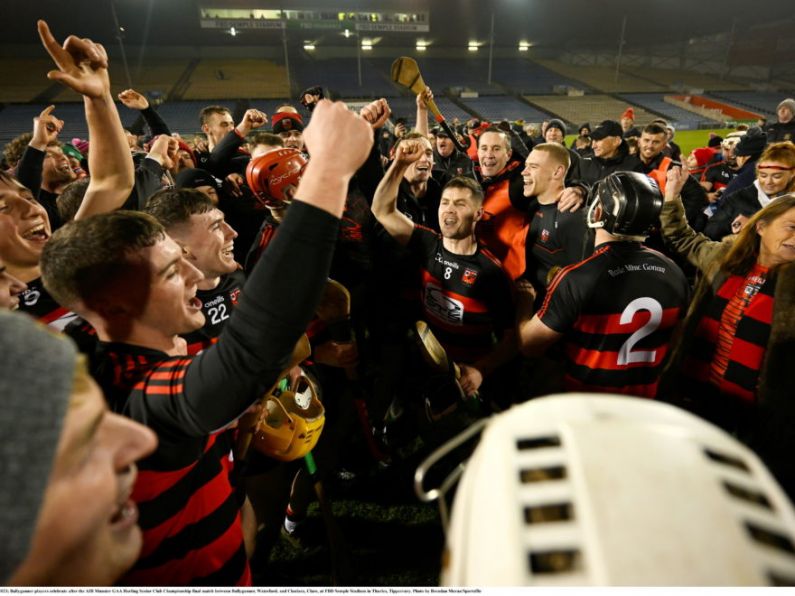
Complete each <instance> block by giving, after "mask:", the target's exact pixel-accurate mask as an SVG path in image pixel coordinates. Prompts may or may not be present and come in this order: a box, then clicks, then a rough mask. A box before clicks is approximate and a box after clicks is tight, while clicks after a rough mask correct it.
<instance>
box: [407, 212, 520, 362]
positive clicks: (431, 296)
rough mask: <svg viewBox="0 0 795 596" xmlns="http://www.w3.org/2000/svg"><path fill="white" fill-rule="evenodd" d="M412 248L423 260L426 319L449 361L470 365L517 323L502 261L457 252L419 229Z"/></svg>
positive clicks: (481, 251)
mask: <svg viewBox="0 0 795 596" xmlns="http://www.w3.org/2000/svg"><path fill="white" fill-rule="evenodd" d="M408 249H409V250H410V251H411V252H412V253H414V254H415V255H417V256H418V257H421V258H422V261H421V262H422V270H421V275H422V281H421V284H422V297H421V300H422V310H423V313H424V315H425V320H426V321H427V323H428V325H429V326H430V328H431V330H432V331H433V333H434V335H436V337H437V339H438V340H439V342H440V343H441V344H442V346H444V348H445V350H447V352H448V354H449V355H450V357H451V358H452V359H453V360H457V361H460V362H464V363H471V362H473V361H474V360H477V359H478V358H480V357H482V356H483V355H485V354H487V353H488V352H489V351H490V350H491V348H492V346H493V345H494V344H495V343H496V342H497V341H498V339H499V337H501V336H502V333H503V332H504V331H505V330H506V329H509V328H512V327H513V325H514V317H515V314H514V304H513V294H512V289H511V281H510V280H509V279H508V275H507V274H506V272H505V271H504V270H503V268H502V267H501V266H500V263H499V261H497V259H495V258H494V257H493V256H491V254H489V253H488V251H486V250H485V249H483V248H478V250H477V252H476V253H475V254H473V255H457V254H454V253H452V252H450V251H448V250H447V249H446V248H445V247H444V244H443V243H442V237H441V236H440V235H439V234H437V233H436V232H434V231H433V230H430V229H428V228H423V227H421V226H416V225H415V226H414V232H413V233H412V235H411V239H410V240H409V244H408Z"/></svg>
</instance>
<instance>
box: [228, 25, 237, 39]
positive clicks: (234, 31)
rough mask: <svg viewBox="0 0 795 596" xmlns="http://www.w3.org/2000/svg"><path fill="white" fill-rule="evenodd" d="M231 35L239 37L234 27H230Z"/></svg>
mask: <svg viewBox="0 0 795 596" xmlns="http://www.w3.org/2000/svg"><path fill="white" fill-rule="evenodd" d="M229 35H231V36H232V37H235V36H237V29H235V28H234V27H230V28H229Z"/></svg>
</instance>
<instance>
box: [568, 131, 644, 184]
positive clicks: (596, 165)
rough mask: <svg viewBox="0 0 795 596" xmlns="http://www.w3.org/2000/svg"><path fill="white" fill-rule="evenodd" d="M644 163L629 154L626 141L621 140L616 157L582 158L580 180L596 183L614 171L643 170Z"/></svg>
mask: <svg viewBox="0 0 795 596" xmlns="http://www.w3.org/2000/svg"><path fill="white" fill-rule="evenodd" d="M642 171H643V164H642V163H641V161H640V159H638V157H637V156H635V155H630V154H629V146H628V145H627V142H626V141H623V140H622V141H621V145H619V146H618V152H617V153H616V155H615V156H614V157H611V158H609V159H603V158H601V157H595V156H594V157H584V158H582V159H581V160H580V180H582V181H583V182H585V183H586V184H590V185H593V184H596V183H597V182H599V181H600V180H601V179H602V178H604V177H605V176H607V175H608V174H612V173H613V172H642Z"/></svg>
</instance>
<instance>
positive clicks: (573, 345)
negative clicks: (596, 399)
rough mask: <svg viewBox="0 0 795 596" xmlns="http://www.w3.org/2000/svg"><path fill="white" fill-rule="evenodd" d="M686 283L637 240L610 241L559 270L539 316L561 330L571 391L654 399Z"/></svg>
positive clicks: (670, 265) (671, 265)
mask: <svg viewBox="0 0 795 596" xmlns="http://www.w3.org/2000/svg"><path fill="white" fill-rule="evenodd" d="M688 295H689V287H688V283H687V279H686V278H685V276H684V274H683V273H682V271H681V270H680V269H679V267H677V266H676V264H674V262H673V261H671V260H670V259H668V258H666V257H665V256H663V255H661V254H660V253H658V252H656V251H653V250H651V249H649V248H647V247H645V246H643V245H642V244H640V243H637V242H609V243H605V244H601V245H599V246H598V247H596V250H595V251H594V254H593V255H591V256H590V257H589V258H587V259H585V260H584V261H582V262H580V263H577V264H575V265H570V266H569V267H566V268H564V269H563V270H562V271H561V272H560V273H559V274H558V275H557V276H556V277H555V279H554V280H553V281H552V283H551V284H550V286H549V289H548V293H547V297H546V299H545V300H544V303H543V305H542V307H541V309H540V310H539V311H538V317H539V319H540V320H541V322H542V323H544V324H545V325H546V326H547V327H549V328H550V329H552V330H554V331H557V332H558V333H563V334H564V339H563V349H564V358H565V361H566V376H565V378H564V385H565V386H566V388H567V389H568V390H571V391H596V392H609V393H624V394H628V395H638V396H643V397H655V395H656V392H657V384H658V382H659V376H660V372H661V369H662V364H663V361H664V359H665V356H666V354H667V353H668V347H669V342H670V339H671V334H672V332H673V331H674V329H675V327H676V325H677V323H678V322H679V320H680V319H681V318H682V316H683V315H684V312H685V309H686V307H687V301H688Z"/></svg>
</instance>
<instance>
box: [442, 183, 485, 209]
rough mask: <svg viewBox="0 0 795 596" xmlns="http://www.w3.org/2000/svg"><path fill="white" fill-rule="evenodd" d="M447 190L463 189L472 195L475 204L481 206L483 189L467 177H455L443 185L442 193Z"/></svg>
mask: <svg viewBox="0 0 795 596" xmlns="http://www.w3.org/2000/svg"><path fill="white" fill-rule="evenodd" d="M448 188H465V189H467V190H468V191H469V192H470V193H472V198H473V199H474V200H475V204H477V205H481V204H483V196H484V195H483V187H482V186H480V184H478V181H477V180H473V179H472V178H469V177H467V176H456V177H455V178H452V179H451V180H450V181H449V182H448V183H447V184H445V185H444V188H442V192H444V191H445V190H447V189H448Z"/></svg>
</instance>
